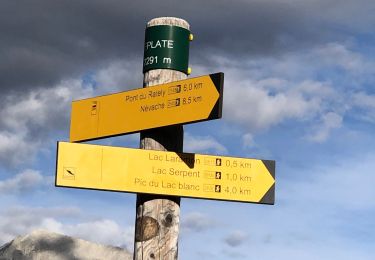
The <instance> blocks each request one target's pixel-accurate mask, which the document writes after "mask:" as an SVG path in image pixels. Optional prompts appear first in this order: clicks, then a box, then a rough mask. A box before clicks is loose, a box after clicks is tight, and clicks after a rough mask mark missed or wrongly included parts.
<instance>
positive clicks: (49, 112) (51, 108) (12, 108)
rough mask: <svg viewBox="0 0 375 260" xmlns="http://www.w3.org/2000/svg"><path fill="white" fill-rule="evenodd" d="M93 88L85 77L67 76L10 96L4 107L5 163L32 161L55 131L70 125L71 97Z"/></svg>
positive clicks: (0, 157) (0, 139)
mask: <svg viewBox="0 0 375 260" xmlns="http://www.w3.org/2000/svg"><path fill="white" fill-rule="evenodd" d="M92 91H93V90H92V88H90V87H87V86H84V85H83V83H82V81H81V80H67V81H63V82H61V83H60V84H59V85H57V86H55V87H52V88H49V89H36V90H32V91H31V92H29V93H26V94H25V95H23V96H14V95H13V96H8V97H6V98H5V103H4V104H3V109H2V110H0V161H1V164H2V165H4V166H12V167H15V166H20V165H22V164H27V163H30V162H32V161H33V159H34V157H35V155H36V153H37V152H38V151H40V150H41V149H42V148H43V147H44V145H46V144H48V143H49V142H50V141H51V133H52V131H60V132H66V131H67V129H69V115H70V112H69V111H70V104H71V101H72V100H73V99H75V98H82V97H87V96H90V95H92V93H93V92H92ZM54 141H55V140H54Z"/></svg>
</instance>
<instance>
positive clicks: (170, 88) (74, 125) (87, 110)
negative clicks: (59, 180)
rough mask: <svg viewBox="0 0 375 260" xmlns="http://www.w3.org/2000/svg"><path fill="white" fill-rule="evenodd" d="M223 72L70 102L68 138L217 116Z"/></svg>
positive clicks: (101, 135)
mask: <svg viewBox="0 0 375 260" xmlns="http://www.w3.org/2000/svg"><path fill="white" fill-rule="evenodd" d="M223 81H224V74H223V73H216V74H210V75H206V76H201V77H197V78H191V79H187V80H181V81H176V82H172V83H167V84H163V85H157V86H152V87H148V88H140V89H135V90H130V91H126V92H121V93H116V94H111V95H105V96H99V97H94V98H89V99H84V100H77V101H73V103H72V114H71V125H70V141H71V142H79V141H87V140H92V139H99V138H105V137H110V136H115V135H121V134H128V133H133V132H138V131H141V130H146V129H151V128H157V127H162V126H168V125H176V124H187V123H193V122H198V121H203V120H211V119H217V118H221V112H222V102H223Z"/></svg>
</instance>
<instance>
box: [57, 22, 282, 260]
mask: <svg viewBox="0 0 375 260" xmlns="http://www.w3.org/2000/svg"><path fill="white" fill-rule="evenodd" d="M192 39H193V36H192V34H191V33H190V30H189V24H188V23H187V22H186V21H185V20H182V19H179V18H173V17H161V18H156V19H152V20H151V21H149V22H148V23H147V28H146V34H145V45H144V63H143V73H144V82H143V86H144V88H141V89H135V90H130V91H126V92H121V93H116V94H110V95H105V96H100V97H94V98H89V99H84V100H77V101H73V103H72V114H71V128H70V141H71V142H82V141H87V140H93V139H100V138H106V137H110V136H116V135H122V134H129V133H134V132H140V133H141V140H140V148H141V149H130V148H123V147H110V146H99V145H88V144H78V143H67V142H59V143H58V149H57V157H56V182H55V185H56V186H59V187H71V188H83V189H97V190H107V191H120V192H132V193H137V209H136V223H135V242H134V259H137V260H138V259H171V260H172V259H173V260H174V259H177V252H178V234H179V222H180V197H189V198H201V199H215V200H226V201H239V202H251V203H260V204H274V201H275V161H272V160H257V159H249V158H235V157H228V156H216V155H202V154H193V153H189V154H188V153H183V126H182V124H189V123H194V122H200V121H205V120H211V119H218V118H221V115H222V104H223V82H224V74H223V73H216V74H210V75H206V76H201V77H197V78H192V79H186V77H187V74H189V73H190V71H191V69H190V68H188V58H189V42H190V41H191V40H192Z"/></svg>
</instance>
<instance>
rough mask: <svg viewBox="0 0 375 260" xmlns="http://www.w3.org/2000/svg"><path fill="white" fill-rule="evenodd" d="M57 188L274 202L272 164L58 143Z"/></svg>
mask: <svg viewBox="0 0 375 260" xmlns="http://www.w3.org/2000/svg"><path fill="white" fill-rule="evenodd" d="M56 165H57V166H56V167H57V168H56V186H62V187H72V188H86V189H99V190H111V191H123V192H134V193H149V194H161V195H174V196H180V197H192V198H203V199H216V200H229V201H241V202H253V203H262V204H274V200H275V162H274V161H270V160H257V159H247V158H235V157H226V156H213V155H202V154H190V153H174V152H164V151H153V150H141V149H130V148H122V147H110V146H99V145H88V144H78V143H65V142H59V143H58V156H57V164H56Z"/></svg>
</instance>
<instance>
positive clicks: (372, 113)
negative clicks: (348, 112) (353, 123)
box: [352, 92, 375, 123]
mask: <svg viewBox="0 0 375 260" xmlns="http://www.w3.org/2000/svg"><path fill="white" fill-rule="evenodd" d="M352 97H353V98H352V106H353V108H354V109H356V108H359V109H360V111H361V112H360V113H358V114H357V117H358V118H360V119H362V120H365V121H368V122H370V123H374V122H375V95H369V94H367V93H365V92H358V93H355V94H353V96H352Z"/></svg>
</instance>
